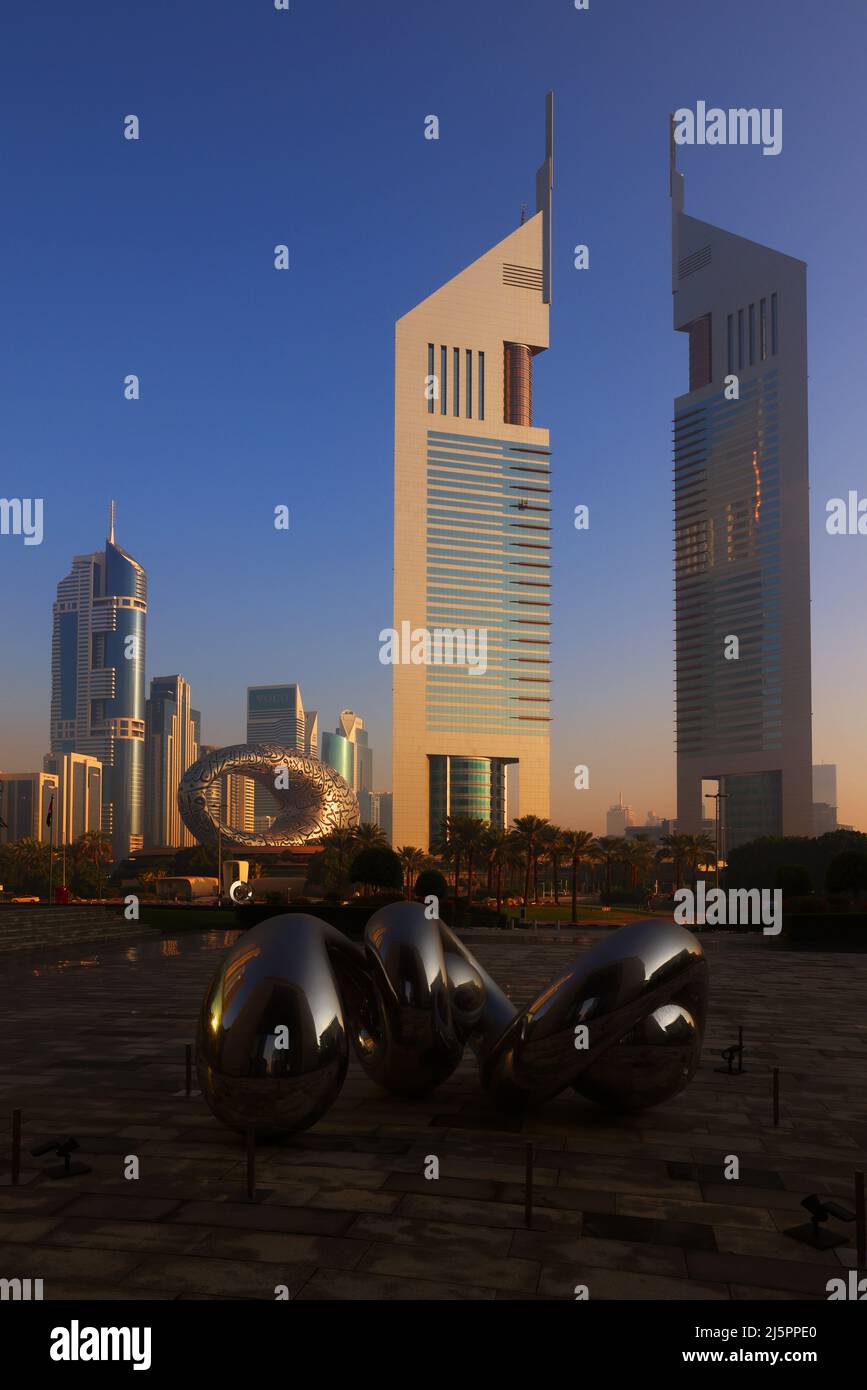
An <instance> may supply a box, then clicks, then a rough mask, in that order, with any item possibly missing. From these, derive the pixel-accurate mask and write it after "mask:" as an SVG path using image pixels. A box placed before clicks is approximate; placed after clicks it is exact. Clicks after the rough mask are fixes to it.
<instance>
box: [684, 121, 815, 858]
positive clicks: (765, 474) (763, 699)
mask: <svg viewBox="0 0 867 1390" xmlns="http://www.w3.org/2000/svg"><path fill="white" fill-rule="evenodd" d="M673 129H674V126H673V123H672V136H671V198H672V292H673V296H674V327H675V329H677V331H678V332H681V333H685V334H687V335H688V339H689V390H688V391H687V392H686V393H685V394H684V395H681V396H678V397H677V399H676V400H675V403H674V518H675V521H674V529H675V542H674V550H675V608H676V616H675V645H676V662H677V669H676V704H677V823H678V829H679V830H681V831H687V832H696V831H699V830H700V829H701V820H702V781H703V780H708V781H714V782H717V784H718V786H719V790H720V791H721V792H722V793H723V795H724V801H723V803H722V804H723V810H722V814H721V822H722V825H723V826H724V828H725V830H726V840H725V843H726V845H727V846H728V847H729V848H731V847H733V846H734V845H737V844H739V843H742V842H743V841H745V840H749V839H752V838H754V837H755V836H758V835H781V834H782V835H809V834H810V830H811V803H812V796H811V727H810V547H809V532H808V483H807V325H806V266H805V265H804V262H803V261H799V260H795V259H794V258H793V257H791V256H787V255H783V254H782V253H781V252H779V251H772V250H770V249H769V248H768V247H766V246H760V245H758V244H757V243H756V242H753V241H748V240H746V238H744V237H740V236H736V235H734V234H733V233H732V232H726V231H723V230H721V229H720V228H719V227H713V226H710V225H709V224H708V223H706V222H700V221H698V220H697V219H696V218H693V217H689V216H687V215H686V213H685V212H684V211H683V207H684V180H683V175H682V174H680V173H678V171H677V167H676V161H675V144H674V136H673Z"/></svg>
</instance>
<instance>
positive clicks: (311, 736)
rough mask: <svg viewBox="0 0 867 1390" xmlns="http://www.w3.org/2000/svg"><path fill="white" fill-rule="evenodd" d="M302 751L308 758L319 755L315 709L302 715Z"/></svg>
mask: <svg viewBox="0 0 867 1390" xmlns="http://www.w3.org/2000/svg"><path fill="white" fill-rule="evenodd" d="M304 752H305V753H306V754H307V756H308V758H318V757H319V715H318V713H317V711H316V710H315V709H309V710H307V711H306V712H305V715H304Z"/></svg>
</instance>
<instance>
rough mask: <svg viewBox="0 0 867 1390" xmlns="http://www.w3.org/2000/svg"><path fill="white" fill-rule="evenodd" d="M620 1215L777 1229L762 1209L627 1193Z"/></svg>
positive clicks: (619, 1206) (620, 1203) (619, 1199)
mask: <svg viewBox="0 0 867 1390" xmlns="http://www.w3.org/2000/svg"><path fill="white" fill-rule="evenodd" d="M617 1212H618V1214H619V1215H621V1216H649V1217H653V1218H655V1219H656V1220H659V1221H699V1222H702V1221H706V1222H709V1223H710V1224H711V1226H712V1227H713V1228H714V1229H716V1228H717V1227H719V1226H731V1225H734V1226H750V1227H755V1228H756V1229H758V1230H764V1231H774V1230H775V1229H776V1227H775V1226H774V1221H773V1217H772V1215H771V1214H770V1213H768V1212H766V1211H764V1210H762V1208H761V1207H726V1206H722V1205H717V1206H714V1204H713V1203H712V1202H672V1201H660V1200H659V1199H656V1198H653V1197H638V1196H636V1195H635V1194H634V1193H628V1192H624V1193H620V1194H619V1195H618V1197H617ZM790 1224H791V1223H790Z"/></svg>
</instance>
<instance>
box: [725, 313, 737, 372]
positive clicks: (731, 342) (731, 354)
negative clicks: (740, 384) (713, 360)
mask: <svg viewBox="0 0 867 1390" xmlns="http://www.w3.org/2000/svg"><path fill="white" fill-rule="evenodd" d="M727 327H728V372H729V376H731V374H732V372H733V371H734V369H735V316H734V314H729V316H728V320H727Z"/></svg>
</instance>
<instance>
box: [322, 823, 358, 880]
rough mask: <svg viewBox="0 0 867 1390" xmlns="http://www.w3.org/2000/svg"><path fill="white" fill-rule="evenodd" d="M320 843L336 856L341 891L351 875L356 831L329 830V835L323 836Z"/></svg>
mask: <svg viewBox="0 0 867 1390" xmlns="http://www.w3.org/2000/svg"><path fill="white" fill-rule="evenodd" d="M319 843H320V844H321V845H322V847H323V849H325V850H331V851H332V853H333V855H334V860H335V868H336V871H337V879H338V883H339V885H340V887H341V889H342V888H343V887H344V886H345V884H346V881H347V877H348V874H349V857H350V855H351V854H352V851H353V850H354V849H355V845H356V840H355V831H354V830H347V829H340V830H329V831H328V834H327V835H323V836H322V838H321V840H320V841H319Z"/></svg>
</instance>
